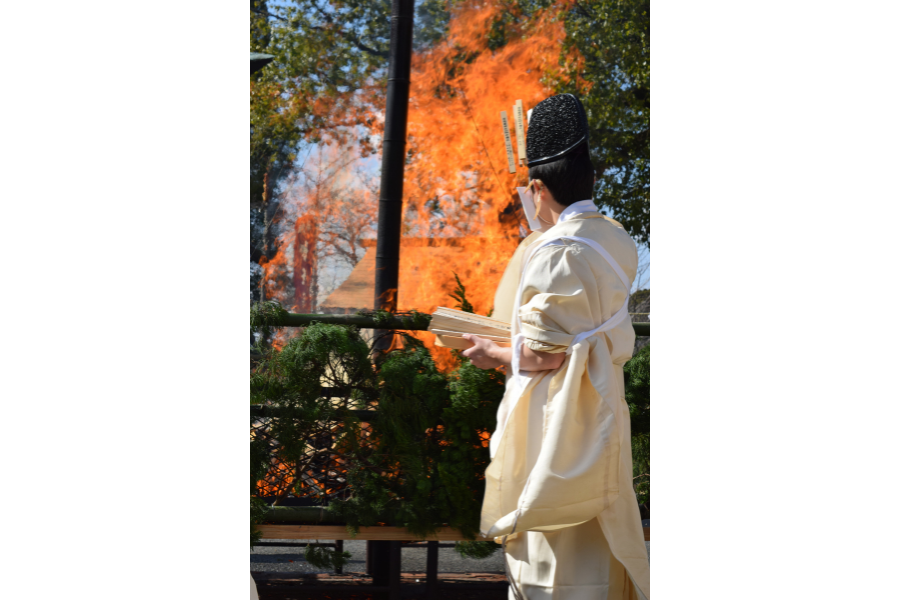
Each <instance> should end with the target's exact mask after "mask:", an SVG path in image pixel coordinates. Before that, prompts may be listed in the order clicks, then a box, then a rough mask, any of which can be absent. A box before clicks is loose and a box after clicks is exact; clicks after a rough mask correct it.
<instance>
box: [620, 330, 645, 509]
mask: <svg viewBox="0 0 900 600" xmlns="http://www.w3.org/2000/svg"><path fill="white" fill-rule="evenodd" d="M624 370H625V399H626V401H627V402H628V411H629V413H630V414H631V460H632V462H633V465H634V474H633V477H634V489H635V493H636V494H637V497H638V502H639V503H641V504H648V503H649V502H650V346H649V345H647V346H644V347H643V348H641V350H640V352H638V353H637V354H636V355H635V356H634V358H632V359H631V360H630V361H628V363H626V364H625V369H624Z"/></svg>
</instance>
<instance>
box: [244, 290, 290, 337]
mask: <svg viewBox="0 0 900 600" xmlns="http://www.w3.org/2000/svg"><path fill="white" fill-rule="evenodd" d="M287 316H288V311H286V310H285V309H283V308H282V307H281V305H280V304H278V303H277V302H271V301H269V302H256V303H255V304H253V305H252V306H251V307H250V330H251V331H253V332H254V333H258V334H259V342H258V343H257V345H258V346H260V347H262V346H264V345H265V344H266V342H267V341H268V339H269V338H270V337H272V330H273V329H278V328H280V327H284V325H285V324H286V323H287Z"/></svg>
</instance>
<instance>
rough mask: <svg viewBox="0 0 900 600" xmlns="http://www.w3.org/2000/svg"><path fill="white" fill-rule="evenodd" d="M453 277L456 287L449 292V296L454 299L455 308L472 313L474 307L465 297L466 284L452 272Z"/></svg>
mask: <svg viewBox="0 0 900 600" xmlns="http://www.w3.org/2000/svg"><path fill="white" fill-rule="evenodd" d="M453 278H454V279H456V288H455V289H454V290H453V291H452V292H451V293H450V297H451V298H453V299H454V300H456V308H458V309H459V310H461V311H463V312H467V313H474V312H475V308H474V307H473V306H472V303H471V302H469V301H468V300H467V299H466V286H464V285H463V284H462V281H460V280H459V275H457V274H456V273H454V274H453Z"/></svg>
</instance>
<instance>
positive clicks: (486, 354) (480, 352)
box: [462, 333, 509, 369]
mask: <svg viewBox="0 0 900 600" xmlns="http://www.w3.org/2000/svg"><path fill="white" fill-rule="evenodd" d="M463 339H466V340H468V341H470V342H472V343H473V344H474V345H473V346H472V347H471V348H469V349H468V350H463V352H462V355H463V356H465V357H466V358H468V359H469V360H471V361H472V364H473V365H475V366H476V367H478V368H479V369H496V368H497V367H500V366H502V365H504V364H506V363H505V362H504V361H503V360H502V358H503V357H502V356H501V354H502V352H501V350H504V348H500V346H498V345H497V344H495V343H494V342H492V341H491V340H488V339H485V338H482V337H478V336H477V335H472V334H470V333H466V334H463ZM505 350H509V349H508V348H505Z"/></svg>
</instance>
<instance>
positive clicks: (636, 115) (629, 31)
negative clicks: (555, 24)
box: [555, 0, 650, 245]
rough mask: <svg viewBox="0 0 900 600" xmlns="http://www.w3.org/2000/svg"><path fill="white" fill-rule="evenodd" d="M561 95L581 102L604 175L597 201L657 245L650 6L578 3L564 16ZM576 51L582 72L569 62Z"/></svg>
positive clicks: (634, 0)
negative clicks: (653, 209)
mask: <svg viewBox="0 0 900 600" xmlns="http://www.w3.org/2000/svg"><path fill="white" fill-rule="evenodd" d="M565 27H566V39H565V42H564V46H563V53H562V54H561V56H560V67H561V68H562V73H561V76H560V77H559V78H558V79H557V81H556V82H555V83H556V89H557V91H559V92H572V93H575V94H577V95H579V96H580V97H581V100H582V102H583V103H584V108H585V110H587V113H588V124H589V126H590V129H591V132H590V135H591V154H592V158H593V160H594V166H595V167H596V169H597V185H596V187H595V190H594V200H595V201H596V202H597V204H598V205H600V206H601V207H603V206H604V205H605V206H606V207H607V208H608V209H609V213H610V215H611V216H612V217H613V218H615V219H616V220H618V221H619V222H620V223H622V225H623V226H624V227H625V229H626V230H627V231H628V232H629V233H630V234H631V237H633V238H634V239H635V241H636V242H638V243H639V244H640V243H644V242H646V243H647V244H648V245H649V244H650V1H649V0H579V1H578V2H576V3H574V4H572V5H571V8H570V9H569V10H568V11H567V12H566V14H565ZM571 49H577V50H578V52H579V53H580V54H581V56H582V57H584V62H583V64H582V65H580V66H579V65H578V64H577V63H573V62H572V61H571V59H569V58H568V57H567V55H568V52H569V51H570V50H571Z"/></svg>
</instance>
